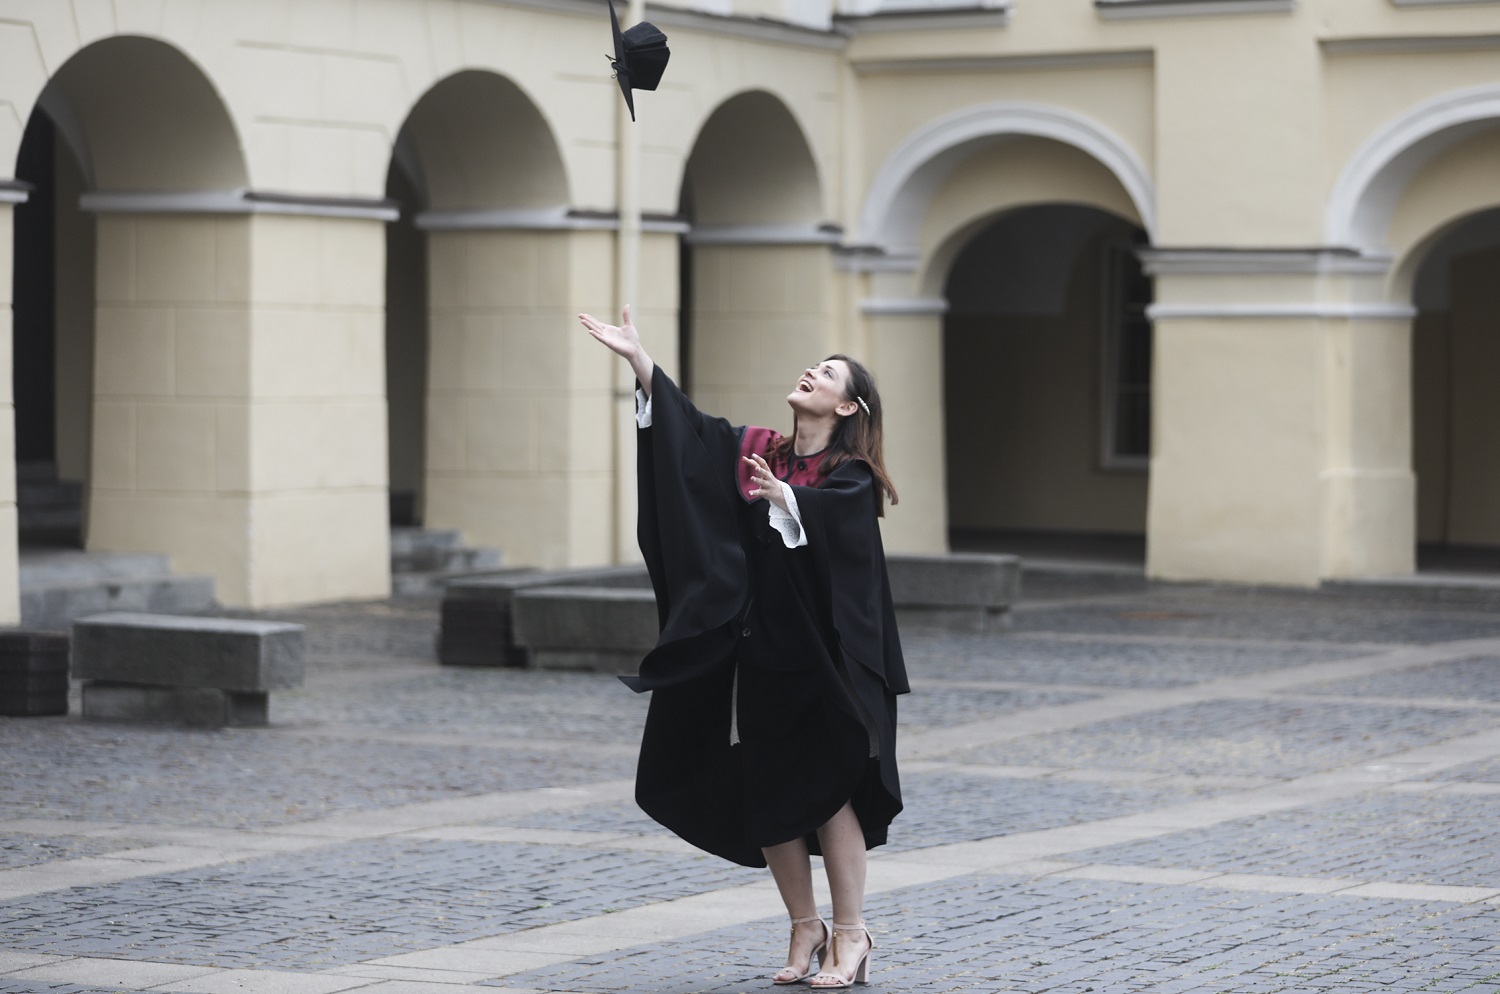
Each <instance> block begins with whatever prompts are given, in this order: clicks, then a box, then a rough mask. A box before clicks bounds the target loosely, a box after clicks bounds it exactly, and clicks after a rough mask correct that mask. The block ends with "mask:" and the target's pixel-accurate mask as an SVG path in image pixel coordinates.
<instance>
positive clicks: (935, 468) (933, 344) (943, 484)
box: [862, 298, 948, 553]
mask: <svg viewBox="0 0 1500 994" xmlns="http://www.w3.org/2000/svg"><path fill="white" fill-rule="evenodd" d="M862 309H863V310H864V314H865V326H866V331H865V340H866V341H867V342H868V353H867V355H868V359H867V360H866V361H867V362H868V365H869V367H870V369H871V371H873V372H874V374H875V376H876V379H877V380H878V382H879V384H880V396H881V399H882V401H883V403H884V405H885V411H884V415H885V417H884V421H885V463H886V469H887V470H888V471H889V472H890V474H891V482H892V483H894V484H895V486H896V490H897V491H898V492H899V493H900V495H901V503H900V504H899V505H897V506H896V507H894V508H891V507H887V509H886V517H885V523H884V525H883V527H882V534H883V536H884V541H885V547H886V551H888V552H926V553H939V552H947V551H948V467H947V436H946V426H945V424H944V417H943V312H944V311H945V310H946V304H945V303H944V302H943V301H942V300H919V299H910V300H893V299H890V298H882V299H879V300H871V299H867V300H865V301H864V304H863V307H862Z"/></svg>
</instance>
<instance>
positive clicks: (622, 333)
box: [578, 304, 641, 361]
mask: <svg viewBox="0 0 1500 994" xmlns="http://www.w3.org/2000/svg"><path fill="white" fill-rule="evenodd" d="M578 320H579V321H581V322H583V326H584V327H585V328H587V329H588V332H589V334H590V335H593V336H594V338H595V339H596V340H597V341H600V342H603V343H604V345H605V347H606V348H608V349H609V350H610V351H611V352H613V353H615V354H616V355H618V356H620V357H622V358H624V359H625V360H627V361H630V360H633V359H635V357H636V355H637V354H638V353H639V352H640V351H641V334H640V332H638V331H636V330H635V322H634V321H632V320H630V305H629V304H626V305H625V316H624V318H623V319H622V323H620V324H605V323H604V322H603V321H600V320H599V319H598V318H596V317H594V316H593V315H592V314H580V315H578Z"/></svg>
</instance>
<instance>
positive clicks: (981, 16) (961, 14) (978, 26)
mask: <svg viewBox="0 0 1500 994" xmlns="http://www.w3.org/2000/svg"><path fill="white" fill-rule="evenodd" d="M1010 15H1011V5H1010V4H1009V3H1005V4H1001V5H997V6H993V7H988V8H984V9H979V10H976V9H975V8H974V6H973V5H970V6H967V7H952V8H949V9H946V10H909V11H908V10H903V11H891V12H885V13H879V14H866V15H863V16H859V17H851V16H843V17H836V18H834V24H835V25H837V26H838V27H840V28H843V29H844V30H845V31H847V32H848V33H849V34H851V35H866V34H894V33H896V32H906V31H983V30H986V29H989V28H1003V27H1006V26H1008V25H1009V24H1010Z"/></svg>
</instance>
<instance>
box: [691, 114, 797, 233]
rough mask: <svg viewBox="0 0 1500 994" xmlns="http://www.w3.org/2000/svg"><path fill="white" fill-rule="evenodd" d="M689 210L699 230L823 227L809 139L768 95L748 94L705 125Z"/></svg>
mask: <svg viewBox="0 0 1500 994" xmlns="http://www.w3.org/2000/svg"><path fill="white" fill-rule="evenodd" d="M681 200H682V206H683V209H684V213H686V214H687V216H688V218H689V219H690V220H691V221H692V222H693V224H694V225H695V226H700V227H719V226H727V225H736V226H740V225H756V226H762V227H764V226H771V225H799V224H800V225H806V226H808V227H809V228H812V227H814V226H816V224H817V222H818V221H819V220H820V219H821V216H822V210H823V193H822V183H821V180H820V178H819V176H818V167H817V163H816V162H815V161H814V158H813V153H812V146H811V143H810V142H809V141H808V139H807V133H806V131H805V129H804V128H803V127H802V125H801V124H800V123H799V122H798V120H797V118H796V116H795V115H794V113H793V111H792V109H791V107H790V106H789V105H788V104H787V103H786V102H785V101H784V100H783V99H782V98H781V97H779V96H777V95H775V94H773V93H771V92H770V91H768V90H746V91H744V92H741V93H738V94H735V95H734V96H731V97H729V98H727V99H725V100H724V101H723V102H722V103H720V104H719V105H718V106H717V107H716V108H714V110H713V112H712V113H711V114H710V115H709V116H708V118H707V119H706V120H705V121H704V123H703V126H702V127H701V128H700V129H699V131H698V135H697V137H696V138H695V139H694V141H693V148H692V152H691V153H690V154H689V156H688V159H687V162H686V164H685V166H684V169H683V177H682V197H681Z"/></svg>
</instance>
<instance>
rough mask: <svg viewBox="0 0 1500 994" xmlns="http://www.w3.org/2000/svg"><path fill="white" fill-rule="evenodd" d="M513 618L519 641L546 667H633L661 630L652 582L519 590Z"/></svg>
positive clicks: (531, 660) (529, 660) (530, 661)
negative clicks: (637, 585) (642, 585)
mask: <svg viewBox="0 0 1500 994" xmlns="http://www.w3.org/2000/svg"><path fill="white" fill-rule="evenodd" d="M511 618H512V622H513V624H514V631H513V635H514V641H515V645H516V647H517V648H518V649H519V650H521V651H522V652H523V653H524V654H525V657H526V664H527V665H528V666H531V667H534V668H536V669H541V670H590V671H593V672H603V673H634V672H635V671H636V668H637V667H638V666H639V665H640V662H641V657H643V656H645V655H646V653H647V652H650V651H651V648H652V647H653V646H655V645H656V638H657V635H658V631H657V620H656V595H655V594H654V593H652V592H651V589H650V588H649V587H647V588H645V589H630V588H615V589H611V588H607V587H533V588H530V589H527V590H518V591H516V594H515V598H514V600H512V601H511Z"/></svg>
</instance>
